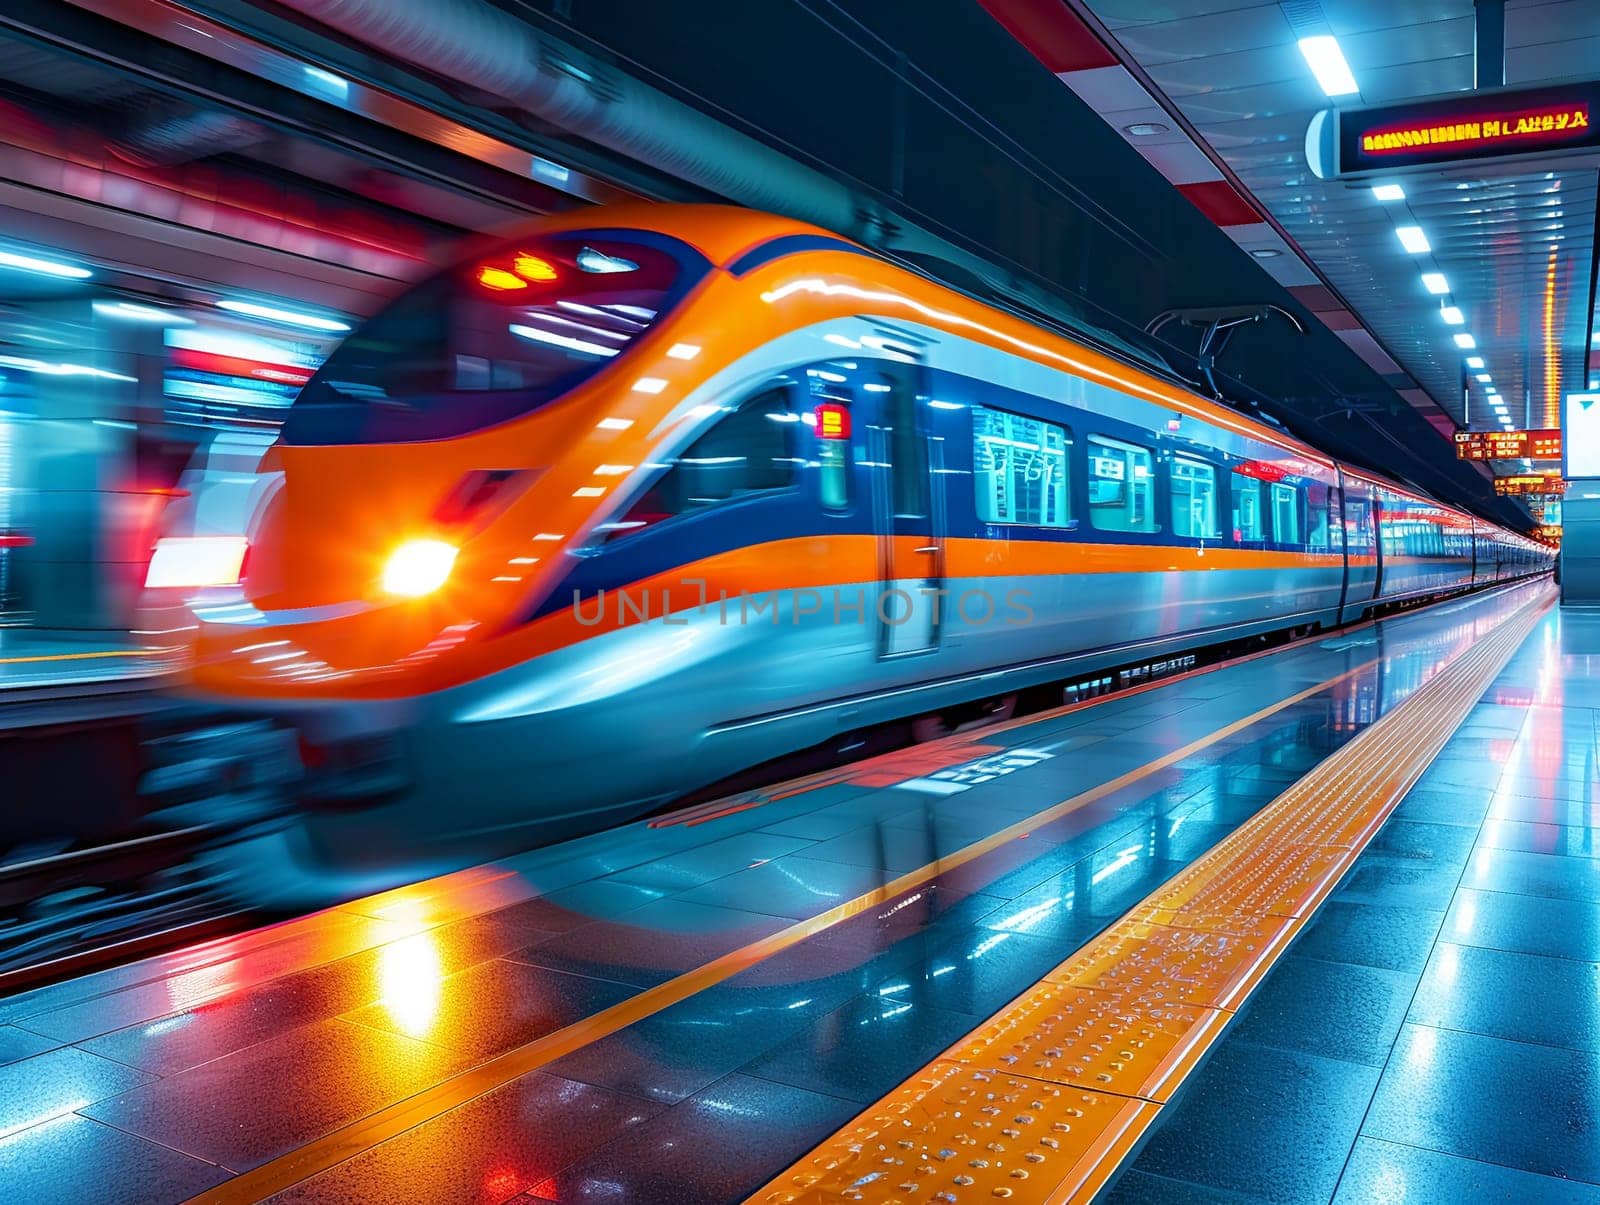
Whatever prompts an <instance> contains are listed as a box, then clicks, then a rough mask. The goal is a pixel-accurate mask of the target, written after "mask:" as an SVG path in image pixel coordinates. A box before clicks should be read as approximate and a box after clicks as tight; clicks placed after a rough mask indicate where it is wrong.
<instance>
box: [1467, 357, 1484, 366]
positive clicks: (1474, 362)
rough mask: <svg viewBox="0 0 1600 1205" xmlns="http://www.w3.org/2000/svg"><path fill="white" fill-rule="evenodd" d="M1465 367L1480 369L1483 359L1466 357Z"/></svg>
mask: <svg viewBox="0 0 1600 1205" xmlns="http://www.w3.org/2000/svg"><path fill="white" fill-rule="evenodd" d="M1467 367H1468V368H1482V367H1483V357H1482V356H1468V357H1467Z"/></svg>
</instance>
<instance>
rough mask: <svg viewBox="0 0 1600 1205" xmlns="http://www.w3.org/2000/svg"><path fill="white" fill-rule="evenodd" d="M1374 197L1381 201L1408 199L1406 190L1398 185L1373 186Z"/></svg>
mask: <svg viewBox="0 0 1600 1205" xmlns="http://www.w3.org/2000/svg"><path fill="white" fill-rule="evenodd" d="M1372 195H1373V196H1375V197H1377V198H1378V200H1380V201H1404V200H1405V199H1406V190H1405V189H1403V188H1401V187H1400V186H1399V185H1398V184H1374V185H1373V186H1372Z"/></svg>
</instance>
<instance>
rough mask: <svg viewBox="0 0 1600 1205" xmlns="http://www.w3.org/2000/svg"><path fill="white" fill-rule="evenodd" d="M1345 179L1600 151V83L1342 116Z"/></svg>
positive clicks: (1339, 135)
mask: <svg viewBox="0 0 1600 1205" xmlns="http://www.w3.org/2000/svg"><path fill="white" fill-rule="evenodd" d="M1332 120H1333V121H1335V122H1336V123H1337V132H1336V134H1335V135H1334V137H1333V143H1334V146H1333V147H1332V148H1330V149H1336V153H1337V156H1338V174H1340V175H1347V174H1350V173H1353V172H1372V171H1387V170H1390V169H1393V168H1400V167H1414V166H1421V165H1428V166H1433V165H1436V164H1440V163H1446V162H1451V161H1455V160H1473V159H1493V158H1499V157H1503V156H1507V155H1527V154H1539V153H1546V154H1548V153H1551V152H1556V151H1566V150H1579V149H1584V148H1591V147H1597V146H1600V130H1597V129H1596V125H1597V124H1600V83H1597V82H1592V81H1591V82H1581V83H1573V84H1554V85H1548V86H1545V87H1540V88H1515V89H1512V88H1506V89H1499V90H1497V91H1494V92H1489V93H1470V94H1457V95H1454V96H1448V97H1442V98H1440V99H1438V100H1425V101H1418V102H1416V103H1414V104H1401V105H1385V106H1383V107H1381V108H1370V109H1340V110H1338V111H1337V113H1335V114H1333V115H1332Z"/></svg>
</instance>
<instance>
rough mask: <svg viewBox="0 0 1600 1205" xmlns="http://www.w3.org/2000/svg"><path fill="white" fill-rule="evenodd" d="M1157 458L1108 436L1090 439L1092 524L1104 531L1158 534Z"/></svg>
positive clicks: (1148, 452)
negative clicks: (1155, 493) (1155, 472)
mask: <svg viewBox="0 0 1600 1205" xmlns="http://www.w3.org/2000/svg"><path fill="white" fill-rule="evenodd" d="M1154 459H1155V457H1154V455H1153V453H1151V451H1150V449H1149V448H1143V447H1140V446H1139V445H1138V444H1130V443H1123V442H1122V440H1120V439H1112V438H1111V437H1110V436H1106V435H1091V436H1089V521H1090V522H1091V523H1093V524H1094V525H1095V527H1096V528H1098V529H1099V530H1101V531H1154V530H1155V529H1156V519H1155V499H1154V497H1153V495H1154V492H1155V477H1154V474H1153V473H1152V470H1151V465H1152V463H1153V462H1154Z"/></svg>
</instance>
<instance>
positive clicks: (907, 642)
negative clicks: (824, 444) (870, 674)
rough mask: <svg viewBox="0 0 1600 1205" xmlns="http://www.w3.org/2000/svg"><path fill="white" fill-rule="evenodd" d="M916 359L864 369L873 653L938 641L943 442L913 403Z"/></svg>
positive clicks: (920, 648) (892, 653)
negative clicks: (873, 552)
mask: <svg viewBox="0 0 1600 1205" xmlns="http://www.w3.org/2000/svg"><path fill="white" fill-rule="evenodd" d="M917 378H918V372H917V369H916V366H914V365H910V364H899V363H893V364H889V365H886V366H885V368H884V369H883V370H881V371H877V372H873V373H869V374H867V376H866V379H865V380H864V381H863V383H862V387H861V388H862V393H861V401H862V402H863V403H864V408H865V409H866V410H867V411H868V414H869V416H870V417H869V420H868V427H867V435H868V443H867V452H868V454H869V456H870V458H871V462H872V464H873V465H875V466H877V469H878V471H877V472H876V473H875V474H874V477H873V480H874V481H875V482H876V487H875V488H874V490H873V517H874V519H875V521H876V529H877V532H878V566H879V578H880V579H881V580H880V586H879V597H878V599H877V600H876V601H877V607H876V611H877V622H878V625H879V630H880V633H881V635H880V638H879V644H878V650H879V654H880V655H881V656H884V657H898V656H904V655H906V654H911V653H925V652H929V651H931V650H933V649H934V648H936V647H937V646H938V644H939V634H940V627H941V622H940V621H941V619H942V615H941V611H942V605H941V604H943V602H944V601H945V600H944V599H943V598H942V597H941V595H940V593H939V591H940V590H941V587H942V584H943V580H944V513H943V512H944V507H943V505H942V503H943V498H942V496H941V495H940V494H939V493H938V491H937V490H936V489H935V488H934V483H935V482H936V481H937V480H939V478H938V476H937V471H938V469H939V468H940V467H942V465H941V463H940V462H941V461H942V451H943V449H942V445H941V444H940V443H939V442H938V441H936V440H930V439H929V438H928V436H927V432H926V427H925V421H924V416H923V414H922V413H921V407H920V406H918V405H917V390H916V384H917Z"/></svg>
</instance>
